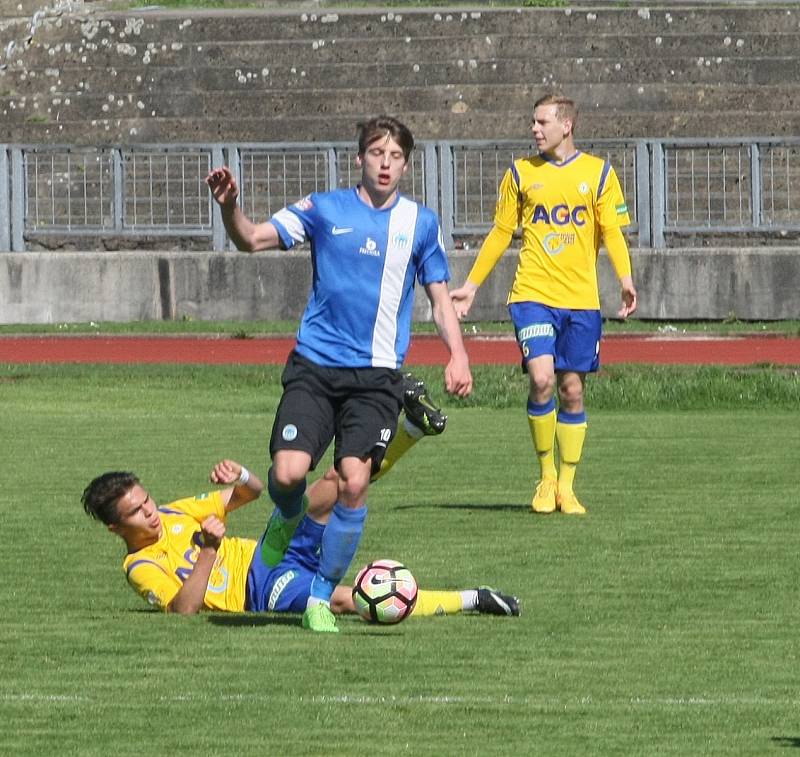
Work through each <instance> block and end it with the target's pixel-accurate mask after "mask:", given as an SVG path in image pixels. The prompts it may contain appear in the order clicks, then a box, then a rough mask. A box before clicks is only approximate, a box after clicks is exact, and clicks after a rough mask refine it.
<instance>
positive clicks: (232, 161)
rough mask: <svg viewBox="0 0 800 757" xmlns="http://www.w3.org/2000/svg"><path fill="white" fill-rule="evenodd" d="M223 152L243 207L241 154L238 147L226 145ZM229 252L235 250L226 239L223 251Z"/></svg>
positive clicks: (240, 204) (231, 243)
mask: <svg viewBox="0 0 800 757" xmlns="http://www.w3.org/2000/svg"><path fill="white" fill-rule="evenodd" d="M225 151H226V152H227V153H228V160H227V166H228V168H230V171H231V175H232V176H233V180H234V181H235V182H236V184H237V185H238V187H239V206H240V207H243V206H244V191H243V190H244V186H243V184H242V154H241V152H240V150H239V146H238V145H228V146H227V147H226V148H225ZM226 247H227V249H228V250H230V251H231V252H233V251H234V250H235V249H236V246H235V245H234V244H233V242H231V241H230V239H228V242H227V245H224V246H223V250H224V249H226Z"/></svg>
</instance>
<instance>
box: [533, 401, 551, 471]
mask: <svg viewBox="0 0 800 757" xmlns="http://www.w3.org/2000/svg"><path fill="white" fill-rule="evenodd" d="M546 408H549V410H547V409H546ZM531 410H534V411H539V412H531ZM541 410H545V412H544V413H542V412H541ZM528 425H529V426H530V429H531V440H532V441H533V448H534V449H535V450H536V456H537V457H538V458H539V467H540V468H541V471H542V476H541V477H542V478H552V479H555V478H556V476H557V473H556V458H555V438H556V408H555V402H554V401H552V400H551V401H550V402H548V403H547V404H546V405H536V404H534V403H533V402H528Z"/></svg>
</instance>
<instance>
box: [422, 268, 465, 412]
mask: <svg viewBox="0 0 800 757" xmlns="http://www.w3.org/2000/svg"><path fill="white" fill-rule="evenodd" d="M425 291H426V293H427V295H428V299H429V300H430V301H431V306H432V307H433V321H434V323H435V324H436V329H437V331H438V332H439V336H440V337H441V339H442V341H443V342H444V343H445V346H446V347H447V349H448V350H449V351H450V361H449V362H448V364H447V367H446V368H445V372H444V382H445V388H446V389H447V391H448V392H449V393H450V394H455V395H457V396H458V397H466V396H467V395H468V394H470V392H472V373H471V371H470V369H469V356H468V355H467V350H466V348H465V347H464V340H463V338H462V336H461V326H460V325H459V323H458V317H457V316H456V312H455V310H454V309H453V303H452V301H451V300H450V293H449V292H448V291H447V284H446V282H444V281H437V282H434V283H432V284H426V285H425Z"/></svg>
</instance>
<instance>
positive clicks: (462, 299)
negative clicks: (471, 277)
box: [450, 281, 478, 321]
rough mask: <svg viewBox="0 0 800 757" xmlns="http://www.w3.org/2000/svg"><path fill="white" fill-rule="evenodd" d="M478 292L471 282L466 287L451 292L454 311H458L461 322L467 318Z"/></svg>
mask: <svg viewBox="0 0 800 757" xmlns="http://www.w3.org/2000/svg"><path fill="white" fill-rule="evenodd" d="M477 292H478V287H476V286H475V285H474V284H471V283H470V282H469V281H468V282H467V283H466V284H464V286H461V287H459V288H458V289H453V290H452V291H451V292H450V299H451V300H452V301H453V309H454V310H455V311H456V315H457V316H458V320H459V321H463V320H464V318H466V316H467V313H469V309H470V308H471V307H472V302H473V300H474V299H475V295H476V294H477Z"/></svg>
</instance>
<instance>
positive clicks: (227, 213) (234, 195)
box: [206, 166, 280, 252]
mask: <svg viewBox="0 0 800 757" xmlns="http://www.w3.org/2000/svg"><path fill="white" fill-rule="evenodd" d="M206 184H207V185H208V188H209V189H210V190H211V195H212V197H213V198H214V200H216V202H217V203H218V204H219V207H220V210H221V212H222V222H223V223H224V224H225V231H227V232H228V236H229V237H230V238H231V241H232V242H233V243H234V244H235V245H236V249H237V250H242V251H243V252H258V251H259V250H269V249H272V248H273V247H277V246H278V243H279V241H280V240H279V238H278V231H277V229H276V228H275V227H274V226H273V225H272V224H271V223H270V222H269V221H265V222H263V223H253V222H252V221H251V220H250V219H249V218H248V217H247V216H246V215H245V214H244V213H243V212H242V209H241V208H240V207H239V203H238V199H239V186H238V184H237V183H236V179H234V178H233V174H232V173H231V171H230V169H229V168H228V167H227V166H222V167H221V168H214V169H212V170H211V171H210V172H209V174H208V176H206Z"/></svg>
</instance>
